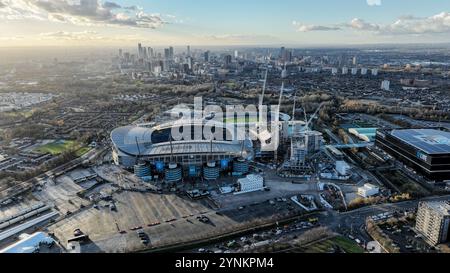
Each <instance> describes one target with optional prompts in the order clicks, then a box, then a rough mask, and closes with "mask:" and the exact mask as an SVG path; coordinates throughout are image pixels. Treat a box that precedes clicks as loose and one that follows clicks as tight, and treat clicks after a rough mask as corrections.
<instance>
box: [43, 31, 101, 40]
mask: <svg viewBox="0 0 450 273" xmlns="http://www.w3.org/2000/svg"><path fill="white" fill-rule="evenodd" d="M39 38H41V39H44V40H46V39H50V40H80V41H86V40H102V39H105V37H102V36H100V35H98V33H97V32H95V31H79V32H67V31H56V32H46V33H41V34H39Z"/></svg>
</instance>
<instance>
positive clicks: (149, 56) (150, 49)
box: [147, 47, 155, 59]
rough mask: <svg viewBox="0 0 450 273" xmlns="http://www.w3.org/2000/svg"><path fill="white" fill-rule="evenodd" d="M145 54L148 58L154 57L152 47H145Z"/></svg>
mask: <svg viewBox="0 0 450 273" xmlns="http://www.w3.org/2000/svg"><path fill="white" fill-rule="evenodd" d="M147 55H148V58H149V59H153V58H154V57H155V55H154V52H153V48H151V47H149V48H148V49H147Z"/></svg>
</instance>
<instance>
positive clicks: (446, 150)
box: [375, 129, 450, 181]
mask: <svg viewBox="0 0 450 273" xmlns="http://www.w3.org/2000/svg"><path fill="white" fill-rule="evenodd" d="M375 145H376V146H378V147H380V148H382V149H383V150H384V151H386V152H387V153H389V154H391V155H392V156H394V157H395V158H397V159H398V160H401V161H402V162H403V163H404V164H406V165H409V166H411V167H413V168H414V169H415V170H417V171H418V172H420V173H421V174H423V175H425V176H426V177H428V178H429V179H432V180H436V181H444V180H449V179H450V133H448V132H444V131H439V130H432V129H403V130H392V131H378V132H377V135H376V139H375Z"/></svg>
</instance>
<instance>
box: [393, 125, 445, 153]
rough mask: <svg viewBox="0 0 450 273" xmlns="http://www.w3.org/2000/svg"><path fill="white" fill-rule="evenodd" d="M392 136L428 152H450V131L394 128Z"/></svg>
mask: <svg viewBox="0 0 450 273" xmlns="http://www.w3.org/2000/svg"><path fill="white" fill-rule="evenodd" d="M391 135H392V136H394V137H396V138H397V139H399V140H401V141H403V142H405V143H407V144H409V145H412V146H413V147H415V148H417V149H418V150H421V151H423V152H425V153H427V154H450V133H448V132H444V131H439V130H433V129H406V130H393V131H392V133H391Z"/></svg>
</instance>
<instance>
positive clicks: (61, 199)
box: [33, 175, 90, 215]
mask: <svg viewBox="0 0 450 273" xmlns="http://www.w3.org/2000/svg"><path fill="white" fill-rule="evenodd" d="M44 183H45V184H44V185H43V186H41V188H40V189H38V190H37V191H35V192H34V193H33V195H34V196H35V197H36V198H37V199H39V200H41V201H42V202H46V203H48V204H52V205H54V206H55V209H56V210H58V211H59V212H61V214H63V215H65V214H70V213H73V212H75V211H77V210H79V209H80V208H81V207H83V206H88V205H89V204H90V202H89V201H87V200H86V199H83V198H81V197H79V196H78V195H77V193H79V192H81V191H83V190H84V188H83V187H81V186H79V185H77V184H75V183H74V182H73V180H72V179H71V178H70V176H67V175H63V176H60V177H58V178H56V179H55V180H53V179H46V180H45V182H44Z"/></svg>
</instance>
